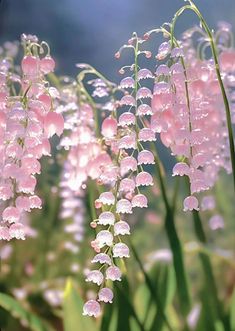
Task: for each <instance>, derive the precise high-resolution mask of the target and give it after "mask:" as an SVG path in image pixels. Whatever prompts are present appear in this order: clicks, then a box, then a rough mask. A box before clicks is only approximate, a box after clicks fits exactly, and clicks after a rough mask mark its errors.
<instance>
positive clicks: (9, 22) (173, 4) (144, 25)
mask: <svg viewBox="0 0 235 331" xmlns="http://www.w3.org/2000/svg"><path fill="white" fill-rule="evenodd" d="M195 3H196V4H197V5H198V6H199V7H200V8H201V10H202V12H203V13H204V14H205V16H206V18H207V20H208V23H209V25H210V26H211V27H215V26H216V22H218V21H220V20H223V21H228V22H230V23H231V24H232V25H233V26H234V27H235V1H234V0H223V1H221V0H196V1H195ZM182 4H183V0H164V1H162V0H118V1H117V0H59V1H58V0H50V1H48V0H40V1H38V0H20V1H18V0H2V1H1V5H0V42H3V41H6V40H15V39H19V37H20V35H21V34H22V33H30V34H36V35H38V37H39V39H43V40H47V41H48V42H49V44H50V45H51V49H52V54H53V56H55V57H56V58H57V70H58V71H59V72H60V73H62V74H63V73H65V72H66V73H67V74H71V75H72V74H74V73H76V68H75V67H74V64H75V63H77V62H88V63H90V64H91V65H93V66H94V67H96V68H97V69H98V70H100V71H102V72H103V73H104V74H106V75H107V76H108V77H109V78H110V79H114V80H117V71H118V68H119V63H118V61H115V59H114V53H115V52H116V51H117V50H118V49H119V47H120V46H121V45H122V44H123V43H125V42H126V41H127V39H128V38H129V36H130V35H131V33H132V32H133V31H136V32H137V33H138V34H140V35H142V34H143V33H144V32H146V31H148V30H150V29H152V28H154V27H157V26H159V25H161V24H162V23H164V22H169V21H170V20H171V18H172V16H173V14H174V13H175V11H176V10H177V9H178V8H179V7H180V6H181V5H182ZM192 23H196V20H195V17H194V15H190V14H187V15H185V16H184V18H181V19H180V21H179V23H178V25H177V29H178V32H179V33H180V32H182V31H184V30H185V29H187V28H188V27H189V26H191V25H192Z"/></svg>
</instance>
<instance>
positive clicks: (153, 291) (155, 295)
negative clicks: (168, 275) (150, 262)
mask: <svg viewBox="0 0 235 331" xmlns="http://www.w3.org/2000/svg"><path fill="white" fill-rule="evenodd" d="M130 247H131V249H132V252H133V254H134V257H135V259H136V261H137V262H138V264H139V267H140V269H141V271H142V273H143V275H144V278H145V281H146V285H147V286H148V288H149V291H150V293H151V296H152V299H153V300H154V301H155V303H156V306H157V309H158V314H159V315H160V316H161V318H162V319H163V320H164V322H165V324H166V326H167V327H168V330H170V331H173V328H172V326H171V325H170V323H169V321H168V319H167V317H166V315H165V312H164V309H163V306H162V303H161V299H160V298H159V296H158V293H157V291H156V289H155V288H154V286H153V284H152V281H151V279H150V278H149V276H148V274H147V273H146V271H145V269H144V266H143V264H142V262H141V260H140V258H139V256H138V253H137V251H136V249H135V247H134V246H133V244H132V243H130Z"/></svg>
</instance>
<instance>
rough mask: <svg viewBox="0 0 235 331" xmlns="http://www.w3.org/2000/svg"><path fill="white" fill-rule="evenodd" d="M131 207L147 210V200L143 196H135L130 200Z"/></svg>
mask: <svg viewBox="0 0 235 331" xmlns="http://www.w3.org/2000/svg"><path fill="white" fill-rule="evenodd" d="M131 204H132V207H133V208H134V207H139V208H147V207H148V199H147V198H146V196H145V195H144V194H137V195H135V196H134V197H133V198H132V200H131Z"/></svg>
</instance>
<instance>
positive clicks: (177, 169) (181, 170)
mask: <svg viewBox="0 0 235 331" xmlns="http://www.w3.org/2000/svg"><path fill="white" fill-rule="evenodd" d="M189 171H190V168H189V166H188V165H187V164H186V163H184V162H178V163H176V164H175V165H174V168H173V173H172V176H184V175H189Z"/></svg>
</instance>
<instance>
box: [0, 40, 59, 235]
mask: <svg viewBox="0 0 235 331" xmlns="http://www.w3.org/2000/svg"><path fill="white" fill-rule="evenodd" d="M22 43H23V46H24V50H25V56H24V57H23V59H22V62H21V70H20V72H16V71H15V68H14V67H12V66H11V65H10V62H9V63H8V62H7V61H5V59H3V60H2V62H1V75H0V76H1V86H0V117H1V124H0V156H1V158H0V200H1V201H4V206H5V207H4V210H3V211H2V213H1V218H0V223H1V224H0V228H1V231H0V240H10V239H13V238H16V239H24V238H25V229H26V228H25V227H24V224H23V218H24V214H25V213H26V212H30V211H31V210H32V209H34V208H41V205H42V202H41V199H40V198H39V197H38V196H37V195H36V193H35V188H36V183H37V180H36V175H37V174H40V172H41V166H40V162H39V160H40V158H41V157H42V156H43V155H50V142H49V138H50V137H51V136H53V135H54V134H57V135H58V136H60V135H61V134H62V132H63V127H64V120H63V117H62V115H61V114H59V113H57V112H56V111H55V108H54V100H55V98H57V97H58V91H57V90H56V89H55V88H53V87H50V84H49V82H48V81H47V79H46V76H45V75H46V74H48V73H50V72H52V71H53V70H54V66H55V63H54V60H53V59H52V58H51V56H50V53H49V46H48V47H47V52H46V53H45V51H44V49H43V45H47V44H46V43H45V42H42V43H41V44H39V42H38V39H37V37H35V36H26V35H23V36H22ZM39 54H40V55H39ZM6 78H7V80H6ZM16 85H17V89H15V86H16ZM18 86H20V92H19V94H18V95H16V94H15V92H14V91H16V90H19V88H18Z"/></svg>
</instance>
